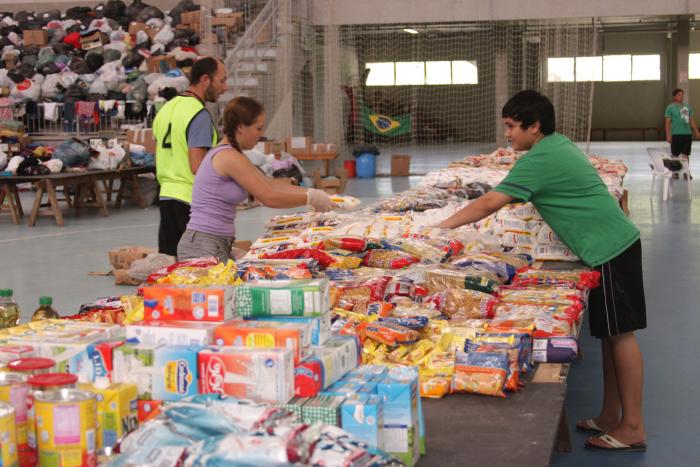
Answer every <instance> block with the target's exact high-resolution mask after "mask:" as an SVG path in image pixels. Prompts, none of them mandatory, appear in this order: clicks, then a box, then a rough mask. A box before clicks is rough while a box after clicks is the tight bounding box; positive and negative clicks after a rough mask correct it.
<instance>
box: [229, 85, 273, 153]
mask: <svg viewBox="0 0 700 467" xmlns="http://www.w3.org/2000/svg"><path fill="white" fill-rule="evenodd" d="M264 112H265V108H264V107H263V106H262V104H261V103H260V102H258V101H256V100H255V99H253V98H250V97H244V96H240V97H234V98H233V99H231V100H230V101H229V103H228V104H226V109H224V134H225V135H226V136H227V137H228V140H229V143H230V144H231V146H233V147H234V148H236V149H238V150H239V151H240V150H241V148H240V147H239V146H238V141H236V129H237V128H238V125H245V126H250V125H252V124H253V123H255V120H257V119H258V117H259V116H260V115H261V114H263V113H264Z"/></svg>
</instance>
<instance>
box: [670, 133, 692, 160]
mask: <svg viewBox="0 0 700 467" xmlns="http://www.w3.org/2000/svg"><path fill="white" fill-rule="evenodd" d="M692 145H693V135H671V154H672V155H674V156H676V157H678V156H680V155H681V154H685V155H686V156H689V155H690V148H691V146H692Z"/></svg>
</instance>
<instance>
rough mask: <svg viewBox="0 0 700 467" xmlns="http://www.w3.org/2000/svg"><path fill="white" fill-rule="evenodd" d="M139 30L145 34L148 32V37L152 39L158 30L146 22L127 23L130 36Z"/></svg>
mask: <svg viewBox="0 0 700 467" xmlns="http://www.w3.org/2000/svg"><path fill="white" fill-rule="evenodd" d="M139 31H143V32H145V33H146V34H148V38H149V39H151V40H153V38H154V37H155V35H156V34H158V32H159V30H158V29H156V28H151V27H149V26H148V25H147V24H146V23H138V22H136V21H132V22H131V23H130V24H129V34H131V35H132V36H136V34H138V32H139Z"/></svg>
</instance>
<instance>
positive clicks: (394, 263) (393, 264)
mask: <svg viewBox="0 0 700 467" xmlns="http://www.w3.org/2000/svg"><path fill="white" fill-rule="evenodd" d="M418 261H419V260H418V258H416V257H415V256H413V255H410V254H408V253H404V252H402V251H398V250H385V249H380V250H370V251H368V252H367V254H366V255H365V259H364V261H363V263H362V264H364V265H365V266H369V267H371V268H383V269H403V268H406V267H408V266H410V265H412V264H415V263H417V262H418Z"/></svg>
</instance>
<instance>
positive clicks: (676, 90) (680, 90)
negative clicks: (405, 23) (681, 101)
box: [671, 88, 683, 97]
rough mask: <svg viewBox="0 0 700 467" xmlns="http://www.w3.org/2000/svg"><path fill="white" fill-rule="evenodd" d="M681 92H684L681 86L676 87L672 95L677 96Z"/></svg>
mask: <svg viewBox="0 0 700 467" xmlns="http://www.w3.org/2000/svg"><path fill="white" fill-rule="evenodd" d="M679 92H683V90H682V89H681V88H676V89H674V90H673V92H672V93H671V97H676V96H677V95H678V93H679Z"/></svg>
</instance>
